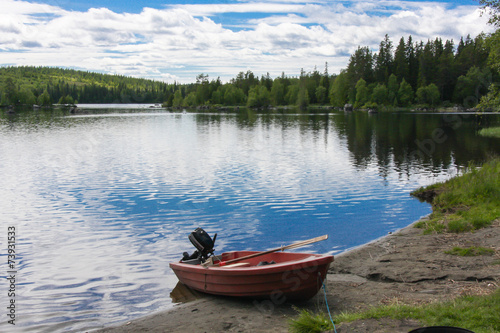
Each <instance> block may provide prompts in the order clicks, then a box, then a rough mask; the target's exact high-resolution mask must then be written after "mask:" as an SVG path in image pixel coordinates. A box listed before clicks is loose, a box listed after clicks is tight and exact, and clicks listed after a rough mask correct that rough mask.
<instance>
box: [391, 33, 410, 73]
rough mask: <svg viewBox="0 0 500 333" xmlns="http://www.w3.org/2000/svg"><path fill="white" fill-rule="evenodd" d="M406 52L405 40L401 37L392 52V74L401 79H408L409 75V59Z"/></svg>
mask: <svg viewBox="0 0 500 333" xmlns="http://www.w3.org/2000/svg"><path fill="white" fill-rule="evenodd" d="M407 53H408V52H407V47H406V44H405V40H404V38H403V37H401V39H400V40H399V44H398V47H397V48H396V53H395V54H394V74H395V75H396V76H397V77H398V78H400V79H401V80H402V79H405V80H408V78H409V77H410V59H408V57H407Z"/></svg>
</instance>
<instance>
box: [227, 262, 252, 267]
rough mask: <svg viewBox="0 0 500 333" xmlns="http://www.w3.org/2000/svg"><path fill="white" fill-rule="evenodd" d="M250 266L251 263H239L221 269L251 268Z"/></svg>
mask: <svg viewBox="0 0 500 333" xmlns="http://www.w3.org/2000/svg"><path fill="white" fill-rule="evenodd" d="M249 266H251V265H250V263H249V262H237V263H235V264H229V265H226V266H222V267H221V268H237V267H249Z"/></svg>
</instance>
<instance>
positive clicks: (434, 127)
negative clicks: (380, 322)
mask: <svg viewBox="0 0 500 333" xmlns="http://www.w3.org/2000/svg"><path fill="white" fill-rule="evenodd" d="M499 123H500V116H498V115H481V116H472V115H459V114H454V115H446V116H443V115H439V114H408V113H407V114H392V113H390V114H378V115H368V114H366V113H361V112H359V113H352V114H344V113H308V114H280V113H273V114H265V115H262V114H260V115H259V114H255V113H252V112H250V111H246V110H243V111H241V112H239V113H238V114H222V115H221V114H210V113H198V114H197V113H169V112H166V111H165V110H148V109H142V110H136V111H134V112H132V111H131V110H127V109H124V108H121V109H116V110H114V111H112V112H110V111H109V110H104V109H99V110H96V109H94V110H90V111H89V114H85V115H77V116H71V115H65V114H63V113H61V112H58V111H40V112H37V113H33V112H31V113H18V114H16V115H6V114H4V111H0V175H1V177H0V212H1V213H0V214H1V215H0V216H1V221H0V225H1V233H0V246H1V251H0V253H1V257H0V260H1V262H0V270H1V271H0V277H2V279H1V282H0V293H1V295H2V297H1V298H0V309H3V310H0V311H3V313H1V316H2V320H1V323H0V331H15V330H13V329H12V328H13V327H12V326H11V325H8V324H7V323H6V317H7V316H6V315H7V310H6V307H7V305H8V304H7V302H8V299H7V298H6V297H5V296H6V294H7V292H8V289H9V285H8V284H7V280H6V279H5V276H6V275H7V271H8V270H9V268H8V267H7V257H6V250H7V244H6V242H7V228H8V227H9V226H13V227H15V232H16V236H17V244H16V252H17V258H16V263H15V265H16V267H15V269H16V270H17V273H16V297H15V301H16V326H15V328H16V330H17V331H20V332H21V331H23V332H63V331H75V332H77V331H84V330H92V329H93V328H98V327H102V326H103V325H110V324H112V323H117V322H123V321H127V320H130V319H133V318H136V317H140V316H143V315H147V314H151V313H154V312H156V311H160V310H164V309H168V308H169V307H171V306H173V304H172V300H171V299H170V296H169V293H170V291H171V290H172V288H173V287H174V286H175V284H176V283H177V279H176V277H175V276H174V274H173V273H172V271H171V270H170V269H169V267H168V263H169V262H171V261H174V260H178V259H179V258H180V256H181V255H182V252H184V251H188V252H192V250H193V249H194V248H193V247H192V245H191V244H190V242H189V240H188V238H187V236H188V234H189V232H191V231H192V230H193V229H194V228H196V227H198V226H201V227H203V228H204V229H205V230H207V231H208V232H209V233H210V234H211V235H213V234H214V233H218V237H217V242H216V252H217V253H221V252H222V251H230V250H241V249H248V250H263V249H269V248H274V247H277V246H280V245H286V244H289V243H292V242H295V241H298V240H304V239H308V238H312V237H315V236H319V235H323V234H329V236H330V238H329V239H328V240H327V241H324V242H321V243H317V244H314V245H311V246H310V247H308V248H301V249H299V251H311V252H318V253H332V254H338V253H340V252H343V251H345V250H347V249H349V248H352V247H355V246H359V245H361V244H364V243H366V242H369V241H371V240H374V239H376V238H379V237H381V236H384V235H386V234H387V233H388V232H390V231H395V230H397V229H400V228H402V227H405V226H407V225H408V224H410V223H412V222H413V221H415V220H417V219H418V218H420V217H422V216H424V215H426V214H428V213H429V212H430V207H429V205H427V204H424V203H420V202H419V201H418V200H416V199H413V198H411V197H410V196H409V193H410V191H412V190H414V189H416V188H418V187H420V186H423V185H428V184H431V183H434V182H436V181H441V180H444V179H448V178H450V177H451V176H453V175H455V174H456V173H457V172H459V170H460V169H461V168H462V167H463V166H466V165H467V164H468V162H469V160H474V161H481V160H482V159H484V158H485V157H486V156H487V155H489V154H491V153H493V152H496V153H499V141H498V140H495V139H485V138H481V137H479V136H477V130H478V129H480V128H481V127H486V126H493V125H497V126H498V125H499Z"/></svg>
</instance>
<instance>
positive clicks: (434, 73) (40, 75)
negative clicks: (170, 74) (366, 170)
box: [0, 34, 498, 108]
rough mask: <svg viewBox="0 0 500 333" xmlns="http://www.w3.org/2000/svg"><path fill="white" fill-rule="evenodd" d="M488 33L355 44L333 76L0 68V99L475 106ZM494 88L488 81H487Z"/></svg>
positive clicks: (483, 81)
mask: <svg viewBox="0 0 500 333" xmlns="http://www.w3.org/2000/svg"><path fill="white" fill-rule="evenodd" d="M494 38H497V39H498V37H497V36H496V35H495V34H494V35H492V36H486V35H485V34H480V35H478V36H476V37H475V38H471V37H470V36H467V37H465V38H461V39H460V41H459V42H458V44H457V45H456V46H455V43H454V41H453V40H446V41H443V40H442V39H441V38H436V39H434V40H428V41H427V42H426V43H424V42H422V41H420V42H414V41H413V39H412V37H411V36H409V37H408V38H407V39H405V38H403V37H401V38H400V40H399V43H398V45H397V46H396V47H394V44H393V42H392V41H391V39H390V37H389V36H388V35H386V36H385V38H384V39H383V40H382V41H381V42H380V46H379V50H378V52H377V53H374V52H372V51H371V50H370V49H369V48H368V47H361V46H360V47H358V49H357V50H356V51H355V52H354V53H353V54H352V55H351V56H350V59H349V62H348V65H347V68H345V69H343V70H341V71H340V73H338V74H334V75H331V74H329V72H328V64H327V63H325V67H324V69H323V70H322V71H321V72H320V71H319V70H318V69H317V68H314V70H313V71H311V72H305V71H304V70H301V73H300V75H299V76H296V77H293V76H292V77H290V76H287V75H285V73H282V74H281V76H279V77H276V78H271V77H270V75H269V74H266V75H262V76H261V77H258V76H256V75H255V74H254V73H253V72H252V71H247V72H240V73H238V75H237V76H236V77H235V78H233V79H231V80H230V81H229V82H227V83H222V82H221V80H220V78H217V79H210V78H209V76H208V75H207V74H200V75H198V76H197V77H196V82H194V83H191V84H177V83H175V82H174V83H173V84H168V83H165V82H159V81H153V80H146V79H137V78H131V77H125V76H119V75H106V74H100V73H91V72H85V71H77V70H72V69H62V68H51V67H30V66H24V67H2V68H0V96H1V99H0V104H1V105H13V104H28V105H31V104H39V105H49V104H53V103H59V104H73V103H162V104H163V105H164V106H167V107H179V108H180V107H195V106H247V107H252V108H266V107H269V106H298V107H301V108H303V107H307V106H309V105H331V106H334V107H342V106H344V105H345V104H353V105H354V107H356V108H376V107H408V106H410V105H415V104H418V105H423V106H430V107H435V106H438V105H443V106H453V105H461V106H464V107H467V108H469V107H475V106H476V105H477V104H478V103H479V102H480V100H481V98H483V99H484V98H485V97H487V96H488V95H491V91H492V89H490V88H491V87H492V84H493V83H494V82H496V81H498V68H497V67H496V66H495V61H494V59H493V60H492V57H493V56H492V54H493V53H494V52H491V51H490V50H492V49H495V48H494V47H492V45H493V41H494ZM493 86H494V84H493Z"/></svg>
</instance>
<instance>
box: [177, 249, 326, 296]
mask: <svg viewBox="0 0 500 333" xmlns="http://www.w3.org/2000/svg"><path fill="white" fill-rule="evenodd" d="M252 255H254V257H252ZM241 257H250V258H247V259H243V258H242V260H238V258H241ZM229 261H232V262H236V263H234V264H228V265H224V266H219V265H217V263H218V262H219V263H220V262H229ZM332 262H333V256H332V255H321V254H310V253H292V252H271V253H265V254H262V253H261V252H254V251H235V252H227V253H223V254H222V255H220V256H217V257H216V261H215V262H214V264H215V265H212V266H210V265H207V266H204V265H201V264H199V262H198V263H197V264H196V263H195V264H192V263H187V262H185V261H179V262H175V263H171V264H170V268H172V270H173V271H174V273H175V275H177V277H178V279H179V281H180V282H181V283H183V284H185V285H186V286H188V287H190V288H192V289H194V290H197V291H201V292H204V293H208V294H214V295H223V296H237V297H250V298H270V299H271V300H276V301H279V302H284V301H288V300H307V299H310V298H311V297H313V296H314V295H316V293H317V292H318V290H319V289H320V288H321V286H322V284H323V281H324V280H325V278H326V273H327V270H328V268H329V266H330V264H331V263H332ZM263 263H267V264H264V265H263Z"/></svg>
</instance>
